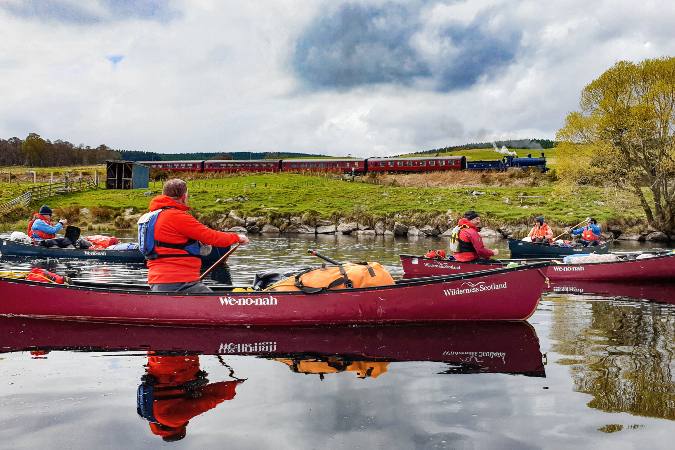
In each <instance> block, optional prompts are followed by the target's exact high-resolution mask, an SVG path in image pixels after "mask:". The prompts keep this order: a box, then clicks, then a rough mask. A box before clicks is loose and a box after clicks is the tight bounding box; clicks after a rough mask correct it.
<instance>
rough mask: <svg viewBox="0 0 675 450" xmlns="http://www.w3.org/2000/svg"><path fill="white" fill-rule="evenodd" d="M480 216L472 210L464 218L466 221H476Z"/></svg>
mask: <svg viewBox="0 0 675 450" xmlns="http://www.w3.org/2000/svg"><path fill="white" fill-rule="evenodd" d="M478 216H480V214H478V213H477V212H476V211H473V210H472V211H467V212H465V213H464V218H465V219H466V220H473V219H475V218H476V217H478Z"/></svg>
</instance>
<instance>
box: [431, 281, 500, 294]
mask: <svg viewBox="0 0 675 450" xmlns="http://www.w3.org/2000/svg"><path fill="white" fill-rule="evenodd" d="M507 286H508V285H507V282H506V281H505V282H503V283H490V284H487V283H486V282H485V281H480V282H478V283H472V282H470V281H465V282H464V283H462V284H461V285H460V287H458V288H450V289H444V290H443V295H445V296H446V297H450V296H453V295H462V294H473V293H476V292H486V291H497V290H500V289H506V288H507Z"/></svg>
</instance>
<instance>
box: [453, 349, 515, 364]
mask: <svg viewBox="0 0 675 450" xmlns="http://www.w3.org/2000/svg"><path fill="white" fill-rule="evenodd" d="M443 356H460V357H462V360H463V361H464V362H469V361H476V362H478V361H481V360H482V359H484V358H492V359H501V360H502V362H503V363H505V364H506V353H505V352H455V351H452V350H446V351H444V352H443Z"/></svg>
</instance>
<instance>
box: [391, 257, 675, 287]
mask: <svg viewBox="0 0 675 450" xmlns="http://www.w3.org/2000/svg"><path fill="white" fill-rule="evenodd" d="M511 261H513V260H495V261H493V262H489V263H470V262H468V263H467V262H459V261H454V260H447V259H432V258H425V257H423V256H411V255H401V265H402V267H403V272H404V274H405V275H404V276H405V277H406V278H414V277H429V276H439V275H453V274H458V273H469V272H474V271H476V270H490V269H495V268H498V267H506V265H507V264H508V263H509V262H511ZM518 262H521V263H522V262H523V261H518ZM546 275H547V276H548V278H549V279H550V280H552V281H553V280H594V281H614V280H617V281H628V280H675V254H673V253H670V254H667V255H662V256H655V257H653V258H646V259H630V260H623V261H616V262H604V263H589V264H552V265H550V266H549V267H548V268H547V269H546Z"/></svg>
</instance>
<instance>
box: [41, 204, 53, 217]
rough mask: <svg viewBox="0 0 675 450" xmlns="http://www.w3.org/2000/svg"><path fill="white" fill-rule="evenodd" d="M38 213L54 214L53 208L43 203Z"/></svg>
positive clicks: (44, 214)
mask: <svg viewBox="0 0 675 450" xmlns="http://www.w3.org/2000/svg"><path fill="white" fill-rule="evenodd" d="M38 214H40V215H43V216H51V215H52V209H51V208H50V207H49V206H47V205H42V206H40V211H38Z"/></svg>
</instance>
